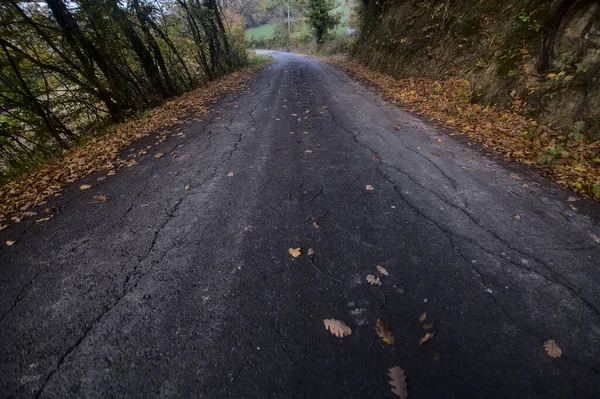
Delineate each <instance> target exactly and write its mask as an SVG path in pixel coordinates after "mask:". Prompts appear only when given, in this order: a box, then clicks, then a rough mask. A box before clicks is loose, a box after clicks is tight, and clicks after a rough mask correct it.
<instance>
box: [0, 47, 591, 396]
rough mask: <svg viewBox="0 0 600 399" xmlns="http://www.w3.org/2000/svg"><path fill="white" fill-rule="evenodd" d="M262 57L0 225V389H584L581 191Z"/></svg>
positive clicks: (376, 100) (586, 270) (330, 78)
mask: <svg viewBox="0 0 600 399" xmlns="http://www.w3.org/2000/svg"><path fill="white" fill-rule="evenodd" d="M273 54H274V56H275V57H276V59H277V60H276V62H274V63H273V64H271V65H270V66H268V67H266V68H265V69H264V70H262V71H261V72H260V73H259V74H258V75H257V76H256V78H255V80H254V81H253V82H252V83H251V84H250V85H249V90H248V91H244V92H239V93H231V94H230V95H228V96H227V98H225V99H223V100H222V101H220V102H218V103H216V104H215V105H214V107H213V109H212V111H211V112H210V114H209V115H207V116H206V117H205V118H204V121H203V122H197V121H190V123H189V124H188V125H186V126H185V127H184V129H183V133H184V134H183V135H181V136H177V135H176V132H174V134H173V137H171V138H170V139H169V140H167V141H166V142H164V143H162V144H161V145H159V146H158V147H155V148H154V149H153V153H151V154H149V155H147V156H146V157H145V158H144V157H143V158H141V159H139V160H138V165H137V166H135V167H132V168H124V169H122V170H121V171H119V173H118V174H117V175H116V176H112V177H109V178H108V179H106V180H104V181H97V179H98V178H99V177H101V176H102V175H100V174H94V175H91V176H88V177H87V178H85V179H84V180H82V181H79V182H77V183H76V184H75V185H74V186H73V187H70V188H68V189H67V190H66V192H65V193H64V195H63V196H62V197H60V198H59V199H57V200H56V202H55V203H53V204H52V206H56V208H57V209H59V212H57V213H56V215H55V216H54V217H53V218H52V219H51V220H50V221H48V222H45V223H38V224H36V223H34V222H33V221H24V222H22V223H19V224H18V225H16V226H13V227H11V228H9V229H7V230H5V231H2V232H0V239H1V242H2V243H4V241H6V240H15V241H17V243H16V244H15V245H13V246H12V247H7V246H5V245H4V244H2V246H1V248H2V249H0V289H1V293H2V294H1V296H0V393H1V396H2V397H31V396H40V397H56V398H65V397H144V398H147V397H155V396H165V397H202V398H268V397H273V398H309V397H310V398H312V397H319V398H341V397H356V398H375V397H389V398H391V397H393V395H392V393H391V391H390V386H389V385H388V379H387V376H386V374H387V370H388V368H389V367H392V366H400V367H402V368H403V369H404V370H405V372H406V375H407V378H408V392H409V397H411V398H472V397H479V398H549V397H556V398H576V397H577V398H585V397H590V398H591V397H599V396H600V374H599V373H600V317H599V316H600V314H599V309H600V295H599V294H598V286H599V283H600V270H599V269H600V243H599V242H598V241H600V238H598V237H599V236H600V228H599V223H598V222H599V220H600V217H599V215H600V206H599V205H598V204H596V203H591V202H589V201H586V200H583V199H578V201H576V202H574V203H571V202H568V201H567V198H568V197H569V196H573V195H574V194H572V193H569V192H567V191H566V190H564V189H562V188H560V187H558V186H557V185H555V184H554V183H552V182H551V181H549V180H547V179H545V178H543V177H541V176H540V175H539V174H538V173H537V172H535V171H533V170H531V169H529V168H528V167H525V166H520V165H514V164H507V163H505V162H503V161H502V160H498V159H495V158H494V157H491V156H488V155H485V154H484V152H483V151H482V150H481V149H480V148H478V147H477V146H476V145H469V143H467V142H466V140H465V139H463V138H460V137H459V136H449V135H448V133H449V132H447V131H441V130H439V129H437V128H435V127H434V125H433V124H432V123H430V122H427V121H424V120H422V119H420V118H419V117H417V116H415V115H412V114H409V113H406V112H403V111H402V110H401V109H399V108H396V107H394V106H391V105H389V104H386V103H385V102H384V100H382V99H381V98H380V97H378V96H377V95H376V94H374V93H372V92H371V91H369V89H367V88H365V87H364V86H362V85H361V84H359V83H357V82H355V81H354V80H352V79H351V78H349V77H347V76H346V75H344V74H343V73H341V72H339V71H336V70H335V69H333V68H332V67H330V66H327V65H325V64H323V63H321V62H320V61H318V60H315V59H312V58H308V57H303V56H299V55H291V54H287V53H273ZM394 126H396V129H395V128H394ZM398 128H399V130H398ZM290 132H294V134H290ZM355 132H358V134H355ZM438 138H442V139H443V142H438V140H437V139H438ZM148 140H151V138H149V139H148ZM144 146H145V143H144V140H142V141H141V142H139V143H136V144H134V145H133V147H132V148H134V149H139V148H142V147H144ZM171 151H177V153H178V157H177V158H174V159H173V158H172V157H170V156H164V157H162V158H160V159H155V158H154V157H153V154H154V153H157V152H164V153H167V154H168V153H169V152H171ZM126 152H127V151H126ZM231 172H232V173H233V175H231ZM512 173H515V174H518V175H519V177H520V178H521V179H522V180H515V179H513V178H511V177H510V175H511V174H512ZM513 177H515V175H513ZM84 183H90V184H93V185H94V187H93V188H92V189H90V190H88V191H85V192H81V191H80V190H79V189H78V186H79V185H80V184H84ZM523 184H526V185H527V186H528V187H523ZM186 185H189V186H190V189H189V190H186V189H185V188H184V187H185V186H186ZM367 185H371V186H372V187H373V188H374V190H371V191H369V190H367V189H366V186H367ZM94 195H106V196H107V197H108V198H109V201H107V202H102V203H93V202H94V201H93V199H92V197H93V196H94ZM569 205H573V206H574V207H576V208H577V209H578V210H577V211H575V210H573V209H571V208H570V207H569ZM515 215H519V216H520V219H519V220H515V219H514V218H513V217H514V216H515ZM313 218H316V219H313ZM314 221H316V222H317V225H318V228H316V227H315V225H314V224H313V222H314ZM290 247H301V248H302V255H301V256H300V257H299V258H297V259H294V258H292V256H290V254H288V248H290ZM309 248H313V249H314V252H315V255H314V258H313V260H314V264H313V263H312V262H311V258H310V257H309V256H308V255H307V252H308V249H309ZM376 265H383V266H384V267H385V268H386V269H387V270H388V271H389V274H390V275H389V277H386V276H381V275H379V276H380V278H381V281H382V285H381V287H372V286H370V285H369V284H368V283H367V282H366V281H365V277H366V275H367V274H375V275H378V274H377V270H376ZM315 266H316V267H317V268H318V269H319V270H320V271H321V272H323V273H324V274H327V275H328V276H329V277H327V276H325V275H323V274H321V273H320V272H319V271H318V270H317V269H316V268H315ZM334 279H337V280H340V281H341V282H337V281H334ZM423 312H427V320H426V321H424V322H420V321H419V317H420V315H421V314H422V313H423ZM326 318H335V319H340V320H343V321H345V322H346V324H347V325H348V326H350V327H351V328H352V335H350V336H347V337H344V338H338V337H335V336H333V335H332V334H330V333H329V332H328V331H326V330H325V328H324V325H323V322H322V320H323V319H326ZM377 319H382V320H384V321H386V322H387V323H389V324H390V325H391V326H392V328H393V332H394V335H395V338H396V343H395V344H394V345H389V344H386V343H384V342H383V341H382V340H381V339H380V338H379V337H377V335H376V334H375V328H374V327H375V323H376V320H377ZM429 322H431V323H434V327H433V329H432V330H431V331H433V332H435V334H434V336H433V339H431V340H429V341H428V342H425V343H424V344H422V345H419V340H420V339H421V338H422V337H423V335H424V333H425V330H424V329H423V327H422V325H423V324H425V323H429ZM548 339H554V340H556V342H557V343H558V345H559V346H560V347H561V348H562V350H563V357H561V358H558V359H554V358H551V357H550V356H548V355H547V354H546V352H545V351H544V348H543V343H544V341H546V340H548ZM435 354H439V359H438V360H434V356H436V355H435Z"/></svg>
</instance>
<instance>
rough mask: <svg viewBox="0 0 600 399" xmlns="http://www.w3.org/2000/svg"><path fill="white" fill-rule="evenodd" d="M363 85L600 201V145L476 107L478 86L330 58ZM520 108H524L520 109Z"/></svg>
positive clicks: (519, 117) (508, 113)
mask: <svg viewBox="0 0 600 399" xmlns="http://www.w3.org/2000/svg"><path fill="white" fill-rule="evenodd" d="M324 61H326V62H329V63H331V64H333V65H336V66H339V67H341V68H343V69H345V70H347V71H349V72H350V73H352V74H354V75H355V76H357V77H358V78H359V79H362V80H365V81H367V82H370V83H372V84H375V85H376V86H378V87H379V88H380V89H381V90H382V91H383V93H384V94H385V95H386V96H387V97H389V98H390V99H391V100H392V101H393V102H398V103H401V104H402V105H403V106H404V108H405V109H407V110H409V111H412V112H416V113H417V114H420V115H424V116H427V117H428V118H431V119H433V120H436V121H438V122H439V123H440V124H441V125H443V126H445V127H448V128H451V129H453V130H454V131H456V132H458V133H459V134H465V135H466V136H467V137H468V138H469V139H470V140H472V141H474V142H478V143H481V144H482V145H483V146H484V147H486V148H489V149H492V150H494V151H496V152H498V153H500V154H502V155H504V156H505V158H506V159H508V160H512V161H519V162H522V163H525V164H529V165H535V166H537V167H539V168H541V169H543V170H545V171H547V172H549V173H550V174H551V175H552V176H553V177H554V179H555V180H556V182H557V183H559V184H562V185H564V186H568V187H570V188H572V189H573V190H574V191H576V192H578V193H580V194H582V195H584V196H587V197H592V198H594V199H595V200H600V142H598V141H595V142H592V141H589V140H587V139H586V138H585V137H582V135H578V134H576V133H573V132H564V131H556V130H553V129H552V128H551V127H549V126H545V125H541V124H538V123H537V122H536V121H535V120H533V119H528V118H525V117H523V116H522V115H519V114H518V113H517V111H516V110H511V111H509V110H502V109H499V108H497V107H494V106H484V105H480V104H472V103H471V95H472V86H471V84H470V83H469V82H468V81H466V80H464V79H454V78H450V79H447V80H445V81H433V80H429V79H421V78H419V79H415V78H408V79H400V80H397V79H394V78H392V77H391V76H388V75H385V74H382V73H378V72H374V71H372V70H369V69H367V68H365V67H364V66H362V65H360V64H359V63H357V62H355V61H348V62H347V61H345V60H344V59H343V58H342V57H329V58H324ZM514 106H515V108H518V107H519V104H514Z"/></svg>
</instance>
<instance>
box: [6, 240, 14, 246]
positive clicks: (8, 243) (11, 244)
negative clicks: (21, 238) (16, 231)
mask: <svg viewBox="0 0 600 399" xmlns="http://www.w3.org/2000/svg"><path fill="white" fill-rule="evenodd" d="M15 243H16V241H10V240H9V241H6V245H8V246H9V247H12V246H13V245H15Z"/></svg>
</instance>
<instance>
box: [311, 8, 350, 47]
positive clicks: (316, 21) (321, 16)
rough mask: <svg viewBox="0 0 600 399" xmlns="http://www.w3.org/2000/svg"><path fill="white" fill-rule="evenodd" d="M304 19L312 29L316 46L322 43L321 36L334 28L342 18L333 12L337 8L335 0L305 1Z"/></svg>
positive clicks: (339, 14)
mask: <svg viewBox="0 0 600 399" xmlns="http://www.w3.org/2000/svg"><path fill="white" fill-rule="evenodd" d="M305 1H306V6H305V7H306V8H305V10H306V11H305V12H306V17H307V19H308V23H309V24H310V26H311V27H312V29H313V31H314V34H315V40H316V42H317V46H320V45H321V43H322V41H323V36H325V34H326V33H327V32H328V31H330V30H331V29H333V28H335V27H336V26H337V25H338V24H339V23H340V19H341V18H342V14H341V13H339V12H337V13H334V12H333V10H335V9H336V8H337V5H336V4H335V0H305Z"/></svg>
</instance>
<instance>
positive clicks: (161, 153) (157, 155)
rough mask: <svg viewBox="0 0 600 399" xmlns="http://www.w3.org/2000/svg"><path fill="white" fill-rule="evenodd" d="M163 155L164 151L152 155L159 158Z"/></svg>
mask: <svg viewBox="0 0 600 399" xmlns="http://www.w3.org/2000/svg"><path fill="white" fill-rule="evenodd" d="M164 155H165V153H164V152H159V153H157V154H156V155H154V158H156V159H159V158H161V157H163V156H164Z"/></svg>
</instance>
